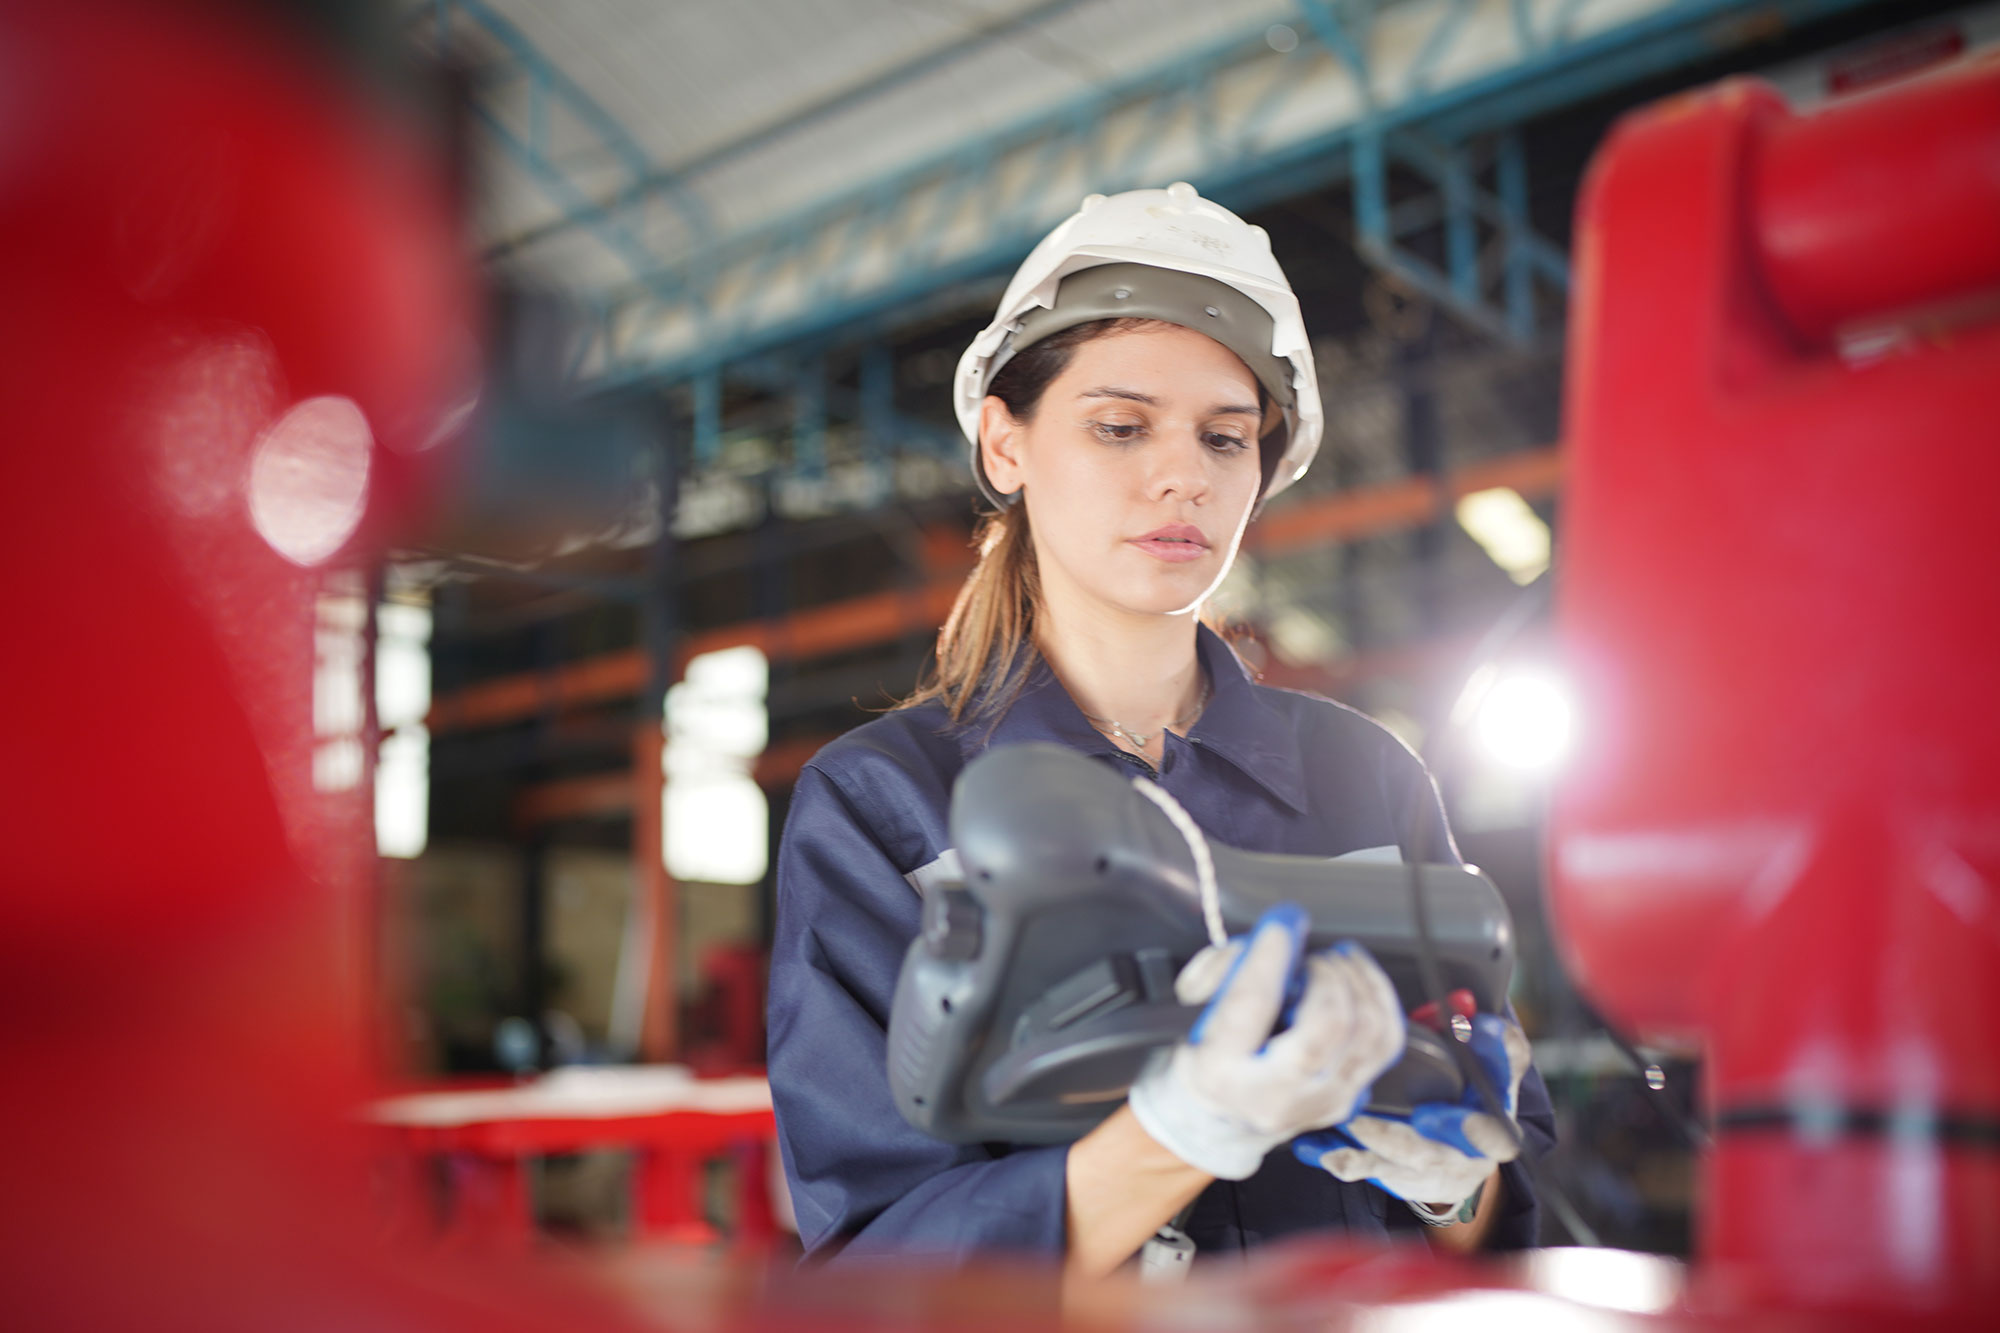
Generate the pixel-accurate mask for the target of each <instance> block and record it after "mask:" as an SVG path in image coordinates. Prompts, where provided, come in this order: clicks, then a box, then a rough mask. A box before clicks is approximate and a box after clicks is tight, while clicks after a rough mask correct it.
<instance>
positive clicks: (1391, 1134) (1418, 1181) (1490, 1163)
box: [1292, 1014, 1531, 1204]
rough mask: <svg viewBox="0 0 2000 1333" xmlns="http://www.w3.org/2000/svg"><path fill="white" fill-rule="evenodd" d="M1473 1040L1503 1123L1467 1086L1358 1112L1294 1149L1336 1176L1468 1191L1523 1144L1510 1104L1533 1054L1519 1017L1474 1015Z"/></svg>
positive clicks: (1392, 1189)
mask: <svg viewBox="0 0 2000 1333" xmlns="http://www.w3.org/2000/svg"><path fill="white" fill-rule="evenodd" d="M1468 1044H1469V1045H1470V1046H1471V1047H1472V1053H1473V1056H1474V1057H1475V1058H1476V1059H1478V1060H1479V1062H1480V1064H1481V1065H1482V1066H1483V1067H1484V1068H1485V1071H1486V1076H1487V1077H1488V1078H1489V1079H1491V1080H1492V1083H1493V1087H1494V1089H1495V1091H1497V1092H1499V1093H1500V1094H1501V1096H1502V1097H1504V1098H1505V1099H1506V1104H1507V1120H1506V1122H1505V1123H1503V1122H1502V1120H1501V1119H1500V1117H1498V1116H1495V1115H1494V1114H1493V1113H1492V1112H1491V1111H1489V1110H1488V1109H1486V1106H1485V1103H1484V1102H1483V1101H1482V1100H1481V1099H1480V1096H1479V1090H1478V1089H1477V1088H1476V1087H1470V1086H1468V1087H1467V1088H1466V1089H1465V1092H1464V1095H1463V1096H1462V1097H1461V1098H1460V1099H1459V1100H1458V1101H1457V1102H1427V1103H1425V1104H1423V1105H1421V1106H1417V1107H1414V1108H1413V1109H1412V1110H1411V1112H1410V1114H1409V1116H1408V1117H1402V1116H1384V1115H1358V1116H1355V1117H1354V1118H1353V1119H1352V1120H1349V1121H1347V1122H1345V1123H1344V1124H1342V1125H1340V1126H1338V1127H1337V1128H1334V1129H1329V1130H1321V1131H1318V1132H1316V1133H1312V1134H1302V1135H1300V1136H1299V1137H1298V1138H1296V1139H1294V1140H1293V1141H1292V1153H1293V1155H1294V1156H1296V1157H1297V1158H1298V1159H1299V1160H1300V1161H1302V1162H1305V1163H1306V1164H1307V1165H1309V1166H1317V1167H1323V1168H1324V1169H1326V1170H1327V1171H1329V1172H1331V1173H1332V1174H1333V1175H1334V1176H1335V1177H1337V1178H1338V1179H1341V1180H1348V1181H1354V1180H1366V1181H1369V1182H1371V1183H1373V1184H1375V1185H1379V1186H1380V1187H1381V1188H1383V1189H1385V1190H1387V1191H1388V1192H1389V1193H1391V1194H1394V1195H1396V1196H1397V1197H1398V1198H1401V1199H1405V1200H1409V1201H1412V1202H1416V1203H1427V1204H1451V1203H1456V1202H1458V1201H1459V1200H1461V1199H1464V1198H1466V1197H1468V1196H1469V1195H1470V1194H1471V1193H1472V1192H1473V1191H1474V1190H1476V1189H1478V1188H1479V1186H1480V1183H1481V1182H1482V1181H1484V1180H1485V1179H1486V1178H1487V1177H1488V1176H1489V1175H1491V1174H1492V1173H1493V1169H1494V1167H1496V1166H1497V1165H1499V1164H1500V1163H1502V1162H1508V1161H1512V1160H1513V1159H1514V1158H1515V1156H1517V1155H1518V1154H1519V1153H1520V1151H1521V1146H1520V1140H1519V1134H1520V1130H1519V1128H1518V1127H1517V1126H1515V1125H1514V1124H1513V1112H1514V1104H1515V1099H1516V1097H1517V1096H1518V1095H1519V1092H1520V1088H1521V1079H1522V1078H1523V1077H1524V1076H1525V1075H1526V1074H1527V1072H1528V1063H1529V1060H1530V1058H1531V1051H1530V1048H1529V1045H1528V1037H1527V1034H1526V1033H1524V1032H1522V1031H1521V1026H1520V1024H1518V1023H1513V1022H1509V1021H1508V1020H1507V1019H1504V1018H1500V1017H1498V1016H1496V1015H1494V1014H1478V1015H1475V1016H1474V1017H1473V1020H1472V1039H1471V1041H1470V1042H1469V1043H1468Z"/></svg>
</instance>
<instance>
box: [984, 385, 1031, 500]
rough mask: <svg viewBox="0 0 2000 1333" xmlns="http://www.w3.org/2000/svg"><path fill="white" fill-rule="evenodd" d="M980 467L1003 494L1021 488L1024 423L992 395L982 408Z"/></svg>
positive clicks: (987, 396) (995, 488)
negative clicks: (1022, 431)
mask: <svg viewBox="0 0 2000 1333" xmlns="http://www.w3.org/2000/svg"><path fill="white" fill-rule="evenodd" d="M979 466H980V467H981V468H982V469H984V470H985V472H986V483H987V485H989V486H991V487H992V488H993V489H994V490H996V491H998V492H999V493H1000V494H1002V495H1012V494H1013V493H1014V492H1015V491H1018V490H1020V489H1021V483H1022V480H1023V478H1022V476H1021V423H1020V422H1018V421H1016V420H1014V414H1013V413H1012V412H1009V411H1008V410H1007V404H1005V403H1003V402H1001V401H1000V400H999V399H998V398H995V397H994V396H993V395H992V394H988V395H986V400H985V401H984V402H982V403H981V404H980V405H979Z"/></svg>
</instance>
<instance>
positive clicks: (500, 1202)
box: [369, 1065, 778, 1249]
mask: <svg viewBox="0 0 2000 1333" xmlns="http://www.w3.org/2000/svg"><path fill="white" fill-rule="evenodd" d="M369 1118H370V1119H371V1120H372V1121H373V1122H374V1123H375V1124H377V1125H379V1126H382V1127H383V1128H384V1129H385V1130H386V1132H387V1133H388V1134H389V1136H390V1138H391V1142H392V1145H393V1147H392V1156H393V1158H394V1162H393V1165H394V1168H395V1177H396V1188H395V1189H394V1191H393V1193H394V1201H393V1203H392V1211H393V1213H394V1215H395V1217H396V1220H397V1222H398V1223H399V1224H400V1225H401V1227H402V1229H403V1230H405V1231H409V1230H419V1231H423V1230H433V1231H436V1232H437V1233H438V1234H440V1235H441V1236H442V1238H443V1239H444V1240H446V1241H447V1242H448V1243H453V1244H464V1245H470V1246H478V1247H481V1248H489V1249H524V1248H526V1247H527V1246H528V1245H529V1244H530V1243H532V1240H533V1237H534V1232H535V1219H534V1210H533V1206H532V1201H531V1200H530V1198H529V1192H528V1182H527V1172H526V1169H525V1168H526V1164H527V1161H528V1159H529V1158H531V1157H541V1156H549V1155H551V1154H558V1153H575V1152H583V1151H587V1150H591V1149H600V1148H630V1149H632V1150H633V1164H632V1219H633V1231H634V1234H635V1235H640V1236H648V1237H654V1238H658V1239H664V1240H670V1241H677V1242H682V1243H690V1244H706V1243H712V1242H714V1241H716V1240H718V1239H720V1234H719V1233H718V1232H717V1231H716V1229H715V1228H714V1227H713V1226H711V1225H710V1224H709V1222H708V1220H707V1218H706V1217H705V1216H704V1214H703V1210H702V1207H701V1202H700V1195H701V1185H702V1181H701V1175H702V1168H703V1166H704V1165H705V1164H706V1163H707V1162H709V1161H710V1160H712V1159H714V1158H716V1157H719V1156H723V1155H725V1154H726V1155H728V1156H729V1157H731V1158H732V1159H733V1160H734V1162H735V1164H736V1171H737V1224H736V1230H735V1235H734V1236H733V1237H732V1240H733V1241H734V1243H736V1244H739V1245H745V1246H760V1245H764V1244H768V1243H769V1242H770V1241H771V1240H772V1239H773V1238H774V1237H775V1236H776V1235H777V1232H778V1221H777V1217H776V1215H775V1210H774V1209H773V1207H772V1201H771V1184H770V1179H771V1176H770V1164H771V1157H770V1149H771V1143H772V1140H773V1138H774V1137H775V1133H776V1129H775V1123H774V1120H773V1117H772V1112H771V1089H770V1084H769V1083H767V1082H766V1081H765V1080H764V1079H763V1078H762V1077H756V1076H743V1077H733V1078H712V1079H704V1078H696V1077H694V1076H693V1075H692V1074H691V1073H689V1072H688V1070H686V1069H685V1068H683V1067H681V1066H678V1065H654V1066H634V1067H619V1068H572V1069H562V1070H557V1071H555V1072H554V1073H552V1074H548V1075H545V1076H543V1077H542V1078H539V1079H536V1080H534V1081H533V1082H529V1083H523V1084H521V1085H519V1086H516V1087H508V1088H494V1089H483V1090H478V1091H470V1092H442V1091H430V1092H419V1093H412V1094H408V1095H404V1096H398V1097H392V1098H388V1099H385V1100H383V1101H380V1102H377V1103H375V1104H374V1106H372V1107H371V1108H370V1111H369ZM440 1160H441V1161H442V1162H443V1163H444V1165H445V1172H446V1194H447V1197H446V1206H445V1209H444V1215H443V1218H442V1219H441V1222H439V1221H438V1220H437V1219H435V1218H434V1209H432V1208H431V1207H430V1206H429V1203H428V1199H429V1196H430V1194H431V1185H432V1183H433V1182H432V1180H431V1178H430V1176H429V1172H430V1170H431V1168H432V1165H433V1163H435V1162H437V1161H440Z"/></svg>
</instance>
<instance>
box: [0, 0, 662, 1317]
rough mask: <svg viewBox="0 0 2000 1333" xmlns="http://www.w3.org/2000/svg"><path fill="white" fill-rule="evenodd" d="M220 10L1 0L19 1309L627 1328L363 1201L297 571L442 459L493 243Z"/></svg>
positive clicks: (6, 1125)
mask: <svg viewBox="0 0 2000 1333" xmlns="http://www.w3.org/2000/svg"><path fill="white" fill-rule="evenodd" d="M239 8H241V7H231V8H229V9H226V10H225V9H223V8H222V7H219V6H218V7H210V6H204V5H190V4H139V3H115V2H107V3H97V4H91V5H55V4H40V5H35V4H10V5H7V6H5V7H4V8H0V66H4V73H0V106H3V107H4V109H0V265H4V266H5V276H4V278H0V291H4V292H5V296H4V298H0V421H4V422H5V429H6V442H5V444H4V447H0V506H3V507H4V509H5V517H4V521H0V570H4V575H0V577H4V580H5V593H6V595H5V597H4V603H5V605H6V608H7V611H8V614H9V616H10V625H11V627H12V628H11V629H10V631H9V634H8V636H7V644H8V647H7V653H6V658H5V665H4V666H3V667H0V687H3V688H4V697H5V698H6V700H7V702H8V719H7V724H6V726H5V727H4V728H0V784H4V787H0V810H4V811H5V819H6V824H5V828H6V838H5V841H4V844H0V858H3V859H0V1013H3V1014H4V1015H5V1022H6V1025H7V1047H6V1059H5V1061H4V1062H3V1063H0V1143H4V1144H5V1150H6V1153H7V1157H8V1164H7V1168H6V1170H5V1173H4V1176H5V1181H6V1183H5V1186H4V1188H0V1196H4V1197H0V1292H4V1293H5V1295H4V1298H0V1304H4V1314H0V1323H4V1324H6V1325H7V1326H8V1327H10V1328H22V1329H30V1328H32V1329H38V1330H64V1329H90V1330H98V1329H103V1330H113V1329H145V1328H201V1329H211V1330H228V1329H258V1330H268V1329H282V1328H298V1327H307V1326H319V1327H336V1328H425V1329H460V1328H464V1329H471V1328H479V1329H488V1330H506V1329H521V1330H527V1329H545V1328H557V1327H563V1328H573V1327H576V1326H577V1321H578V1319H579V1317H582V1318H587V1319H589V1320H590V1326H591V1327H593V1328H617V1327H621V1326H627V1325H628V1324H629V1323H630V1321H629V1320H628V1319H626V1318H624V1317H622V1316H620V1315H619V1313H618V1312H617V1311H616V1310H615V1309H609V1308H595V1309H594V1308H593V1306H592V1305H591V1304H590V1303H588V1302H587V1301H586V1300H585V1298H583V1297H581V1296H578V1295H576V1294H574V1293H573V1292H570V1291H568V1290H566V1289H565V1288H566V1282H565V1280H563V1279H560V1278H558V1277H556V1276H554V1275H552V1274H549V1273H543V1274H540V1275H535V1274H523V1273H519V1272H515V1273H489V1274H480V1275H478V1276H477V1277H476V1279H475V1277H473V1276H472V1275H470V1274H458V1273H454V1272H452V1271H450V1270H449V1269H448V1268H447V1267H446V1266H443V1265H439V1264H434V1263H433V1264H429V1265H427V1266H426V1267H425V1268H423V1269H421V1270H420V1269H418V1268H416V1267H415V1266H413V1265H410V1264H408V1263H406V1262H403V1261H401V1260H399V1259H397V1258H396V1257H395V1256H394V1255H393V1254H392V1253H391V1252H390V1251H389V1250H388V1249H386V1248H385V1247H383V1246H381V1245H380V1244H379V1242H378V1240H377V1236H376V1232H377V1231H378V1230H379V1228H378V1227H377V1226H375V1225H374V1224H373V1223H372V1222H371V1219H370V1215H369V1213H368V1211H367V1209H366V1206H365V1205H366V1203H367V1200H366V1198H365V1196H364V1191H363V1187H364V1186H365V1184H366V1182H367V1172H366V1171H365V1169H363V1168H364V1166H365V1157H364V1155H363V1150H364V1147H365V1140H364V1135H363V1133H362V1131H361V1129H360V1127H359V1126H358V1124H357V1123H355V1121H354V1119H353V1111H354V1108H355V1107H357V1106H358V1105H359V1103H360V1102H361V1100H362V1098H363V1096H364V1094H365V1091H366V1081H365V1077H364V1076H365V1073H366V1071H365V1068H364V1060H363V1052H364V1049H365V1043H364V1025H363V1018H364V1014H365V1009H366V1006H365V1003H364V1001H363V999H362V994H363V987H362V985H361V979H362V978H361V970H360V969H359V968H358V967H357V965H356V961H355V959H356V946H357V944H358V942H359V941H360V940H361V939H362V938H363V936H362V932H361V929H360V915H359V910H360V907H361V905H362V904H363V903H365V902H366V886H367V884H368V876H369V875H370V874H371V873H372V867H373V853H374V849H373V840H372V836H371V826H370V814H371V812H370V811H369V809H368V808H367V803H366V799H365V794H366V791H367V788H366V784H365V781H363V780H361V779H359V778H358V777H356V776H355V773H356V772H358V771H359V770H360V765H359V764H358V763H357V764H355V765H352V766H351V767H350V768H349V769H348V770H346V775H345V776H344V777H343V776H342V774H341V773H340V772H335V773H332V774H331V775H330V776H332V777H334V778H336V779H338V780H335V781H327V780H325V779H326V778H327V777H328V776H329V774H327V773H324V772H323V773H322V774H321V775H320V777H321V781H319V782H318V783H317V785H316V782H315V776H316V775H315V762H316V759H322V758H323V757H322V756H317V755H316V754H315V748H314V729H313V711H312V707H313V693H312V692H313V680H314V667H315V641H314V635H315V620H314V617H315V597H316V596H317V595H318V593H319V592H320V590H321V588H322V580H323V579H324V578H325V577H326V572H325V571H326V570H327V569H328V567H329V566H330V565H337V564H343V563H344V564H346V565H347V566H348V567H350V568H352V567H353V566H354V565H355V564H356V563H358V560H359V557H358V556H357V555H356V554H355V553H356V552H361V551H365V549H366V548H367V546H368V545H369V544H370V543H371V540H373V538H374V534H375V533H376V532H378V531H379V530H380V527H381V525H382V523H383V521H384V519H385V517H386V516H389V515H392V514H393V513H394V512H395V511H396V509H397V508H398V507H399V506H401V505H403V504H405V503H407V502H409V500H410V499H411V498H413V497H414V496H415V495H416V494H417V492H419V491H420V490H421V487H420V486H419V484H418V483H419V482H420V481H421V480H422V479H423V477H424V475H425V474H426V473H427V472H428V471H429V469H430V468H431V467H432V466H434V464H433V463H432V461H431V459H430V457H429V456H428V455H427V454H426V452H425V446H426V445H427V444H428V443H429V442H430V441H431V440H432V438H433V437H434V436H435V435H436V434H437V432H438V427H439V422H440V420H441V418H443V417H444V415H445V414H446V413H447V412H448V411H449V409H450V408H451V407H452V406H453V396H454V394H458V393H462V392H463V390H464V387H465V386H464V384H463V382H462V379H457V378H456V377H457V376H459V375H461V374H462V370H463V362H462V357H463V351H464V348H465V346H466V342H467V339H468V338H469V337H470V335H471V334H472V332H473V325H472V320H473V318H474V310H473V302H472V291H473V285H472V274H471V270H470V267H469V265H468V264H467V262H466V261H465V260H464V258H463V257H462V255H461V253H460V248H459V244H458V237H457V223H456V220H455V218H454V216H453V214H452V211H451V209H450V208H449V206H448V201H447V199H446V197H445V191H444V189H443V186H442V183H441V182H442V181H443V179H444V176H445V173H444V172H443V171H442V170H441V169H440V168H441V166H442V163H441V162H440V161H439V160H438V155H437V154H435V153H433V152H430V151H427V150H426V149H425V148H424V146H423V145H422V144H421V143H419V142H418V141H417V140H416V137H415V136H412V135H408V134H406V133H405V132H404V128H403V126H402V125H401V124H400V123H398V122H397V121H395V120H393V119H392V118H391V117H390V116H389V115H388V114H387V113H386V111H385V110H384V109H383V108H382V107H380V106H378V105H375V104H374V103H373V102H370V101H365V100H363V99H360V98H359V97H357V96H356V94H355V92H354V90H353V89H352V88H351V87H349V86H347V85H346V84H345V83H344V82H343V81H341V80H339V79H337V78H335V77H333V76H332V73H331V71H330V70H329V69H328V68H327V66H326V64H325V63H324V62H323V61H321V60H319V59H316V58H314V53H313V52H311V51H308V50H304V49H302V48H300V47H298V46H296V45H294V44H293V42H292V41H291V40H290V36H291V35H290V34H289V33H286V32H283V31H278V30H273V31H265V30H262V29H260V28H258V27H257V26H255V25H254V24H252V23H249V22H247V21H245V20H244V19H243V18H242V17H241V15H240V13H238V9H239ZM223 14H228V15H230V16H232V17H231V19H230V21H228V22H224V21H223V19H222V17H221V15H223ZM597 1304H598V1305H599V1306H603V1305H605V1304H606V1303H605V1302H602V1301H600V1302H598V1303H597Z"/></svg>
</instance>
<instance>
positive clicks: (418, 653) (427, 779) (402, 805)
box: [375, 600, 431, 857]
mask: <svg viewBox="0 0 2000 1333" xmlns="http://www.w3.org/2000/svg"><path fill="white" fill-rule="evenodd" d="M430 642H431V611H430V608H429V607H428V606H424V605H422V604H421V603H417V602H412V601H402V600H396V601H387V602H383V603H382V604H381V605H379V606H377V607H376V608H375V716H376V719H377V721H378V724H379V726H380V728H381V734H382V739H381V745H380V746H379V748H378V749H377V751H376V761H375V847H376V850H377V851H379V852H380V853H381V854H382V855H384V856H401V857H410V856H420V855H422V854H423V850H424V844H425V842H426V840H427V839H428V837H429V834H430V800H431V736H430V732H429V730H428V729H426V728H425V726H424V717H425V715H426V714H428V713H429V712H430V710H431V649H430Z"/></svg>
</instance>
